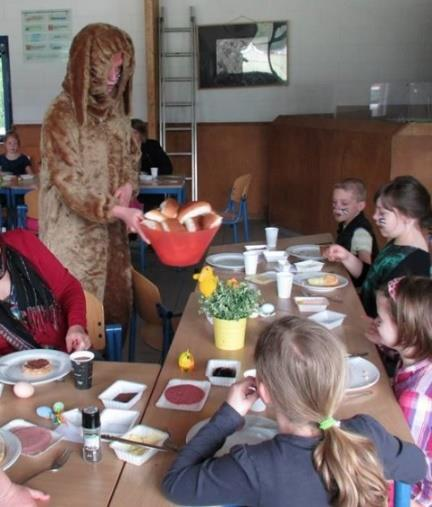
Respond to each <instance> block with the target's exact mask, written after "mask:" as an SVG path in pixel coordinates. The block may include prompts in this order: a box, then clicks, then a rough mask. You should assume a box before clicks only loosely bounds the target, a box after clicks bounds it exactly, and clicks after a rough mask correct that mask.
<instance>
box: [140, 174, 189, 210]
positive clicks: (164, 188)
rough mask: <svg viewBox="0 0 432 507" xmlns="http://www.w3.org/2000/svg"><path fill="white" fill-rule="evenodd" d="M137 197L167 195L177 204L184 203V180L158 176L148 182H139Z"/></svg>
mask: <svg viewBox="0 0 432 507" xmlns="http://www.w3.org/2000/svg"><path fill="white" fill-rule="evenodd" d="M139 195H169V196H171V197H175V198H176V200H177V202H179V203H184V202H185V199H186V197H185V180H184V178H182V177H180V176H178V177H176V176H163V175H162V176H159V177H158V178H156V179H154V180H150V181H143V180H140V182H139Z"/></svg>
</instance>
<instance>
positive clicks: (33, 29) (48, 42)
mask: <svg viewBox="0 0 432 507" xmlns="http://www.w3.org/2000/svg"><path fill="white" fill-rule="evenodd" d="M21 16H22V31H23V48H24V60H26V61H35V60H53V59H59V58H63V59H66V58H67V56H68V53H69V46H70V44H71V41H72V13H71V10H70V9H61V10H59V9H56V10H43V11H42V10H40V11H22V13H21Z"/></svg>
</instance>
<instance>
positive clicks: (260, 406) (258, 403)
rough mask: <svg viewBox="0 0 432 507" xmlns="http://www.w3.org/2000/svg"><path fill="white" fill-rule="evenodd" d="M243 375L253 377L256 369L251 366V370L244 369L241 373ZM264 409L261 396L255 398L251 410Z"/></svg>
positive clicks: (261, 410) (258, 410)
mask: <svg viewBox="0 0 432 507" xmlns="http://www.w3.org/2000/svg"><path fill="white" fill-rule="evenodd" d="M243 377H254V378H255V377H256V369H255V368H253V369H251V370H246V371H245V372H244V373H243ZM265 409H266V405H265V403H264V402H263V400H262V399H261V398H258V399H257V400H256V402H255V403H254V404H253V405H252V407H251V410H252V411H253V412H264V410H265Z"/></svg>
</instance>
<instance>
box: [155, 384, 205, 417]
mask: <svg viewBox="0 0 432 507" xmlns="http://www.w3.org/2000/svg"><path fill="white" fill-rule="evenodd" d="M181 385H192V386H194V387H197V388H199V389H201V390H202V391H203V393H204V396H203V397H202V398H201V399H200V400H199V401H197V402H195V403H172V402H171V401H169V400H168V399H167V398H166V396H165V393H166V391H167V389H168V388H170V387H175V386H181ZM210 386H211V384H210V382H208V381H207V380H204V381H203V380H183V379H171V380H170V381H169V382H168V384H167V385H166V386H165V389H164V391H163V393H162V394H161V396H160V398H159V399H158V401H157V403H156V406H157V407H159V408H169V409H173V410H186V411H191V412H199V411H200V410H201V409H202V408H203V406H204V404H205V402H206V401H207V398H208V395H209V392H210Z"/></svg>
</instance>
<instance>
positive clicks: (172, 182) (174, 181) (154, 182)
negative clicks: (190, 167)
mask: <svg viewBox="0 0 432 507" xmlns="http://www.w3.org/2000/svg"><path fill="white" fill-rule="evenodd" d="M184 185H185V178H184V177H182V176H170V175H166V176H164V175H162V176H159V177H158V178H154V179H151V180H148V181H144V180H142V179H140V180H139V187H140V188H144V189H145V188H182V187H184Z"/></svg>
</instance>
